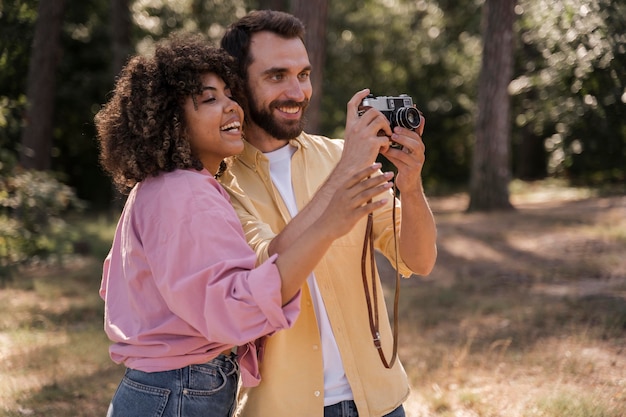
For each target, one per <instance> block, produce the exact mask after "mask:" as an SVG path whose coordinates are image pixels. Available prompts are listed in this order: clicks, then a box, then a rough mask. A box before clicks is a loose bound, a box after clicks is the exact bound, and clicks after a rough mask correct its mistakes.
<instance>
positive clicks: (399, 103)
mask: <svg viewBox="0 0 626 417" xmlns="http://www.w3.org/2000/svg"><path fill="white" fill-rule="evenodd" d="M370 107H371V108H374V109H376V110H379V111H380V112H381V113H382V114H383V115H384V116H385V117H386V118H387V120H389V124H390V125H391V129H392V130H393V128H394V127H396V126H400V127H404V128H406V129H410V130H416V129H417V128H418V127H419V126H420V124H421V123H422V117H421V116H420V112H419V111H418V110H417V109H416V108H415V106H414V105H413V99H412V98H411V97H409V96H408V95H406V94H400V95H399V96H396V97H393V96H378V97H377V96H374V95H372V94H370V95H368V96H367V97H365V98H364V99H363V101H362V102H361V105H360V106H359V112H360V113H359V114H363V112H365V111H366V110H367V109H368V108H370ZM391 146H392V147H398V148H401V146H400V145H398V144H396V143H392V144H391Z"/></svg>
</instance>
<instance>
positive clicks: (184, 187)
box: [138, 169, 227, 205]
mask: <svg viewBox="0 0 626 417" xmlns="http://www.w3.org/2000/svg"><path fill="white" fill-rule="evenodd" d="M142 195H143V197H144V198H147V199H150V200H152V201H153V202H157V201H158V202H161V203H162V204H174V205H183V204H190V203H193V202H194V201H197V200H198V199H199V198H202V199H207V198H209V199H223V198H224V197H225V196H227V194H226V192H225V191H224V189H223V188H222V187H221V185H220V184H219V183H218V182H217V180H216V179H215V178H213V176H212V175H211V174H210V173H209V172H208V171H207V170H204V169H203V170H201V171H197V170H192V169H187V170H184V169H177V170H175V171H172V172H166V173H162V174H160V175H158V176H156V177H150V178H147V179H145V180H144V181H142V183H141V184H140V188H139V189H138V197H139V196H142Z"/></svg>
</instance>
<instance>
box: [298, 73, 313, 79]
mask: <svg viewBox="0 0 626 417" xmlns="http://www.w3.org/2000/svg"><path fill="white" fill-rule="evenodd" d="M310 76H311V73H310V72H303V73H302V74H300V76H299V77H300V79H301V80H308V79H309V77H310Z"/></svg>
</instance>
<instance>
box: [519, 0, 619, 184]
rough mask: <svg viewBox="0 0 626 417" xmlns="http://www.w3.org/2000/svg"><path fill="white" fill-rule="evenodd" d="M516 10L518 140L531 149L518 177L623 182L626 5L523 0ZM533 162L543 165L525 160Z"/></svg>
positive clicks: (601, 1)
mask: <svg viewBox="0 0 626 417" xmlns="http://www.w3.org/2000/svg"><path fill="white" fill-rule="evenodd" d="M518 9H519V13H520V15H521V17H520V20H519V29H518V33H519V38H520V40H521V42H522V47H521V48H520V49H519V54H518V57H517V71H516V72H517V77H516V78H515V80H514V81H513V82H512V83H511V88H510V90H511V93H512V94H513V98H514V108H515V110H516V112H515V114H514V122H515V123H514V127H515V130H514V143H515V146H516V147H517V148H518V149H523V150H524V149H529V148H530V149H532V150H533V151H532V152H526V151H524V152H518V155H519V157H518V158H517V160H516V165H517V167H518V172H519V173H520V176H521V175H523V176H524V177H525V178H531V179H532V178H537V177H540V176H541V175H542V174H544V175H551V176H562V177H567V178H569V179H570V180H572V181H577V182H581V183H586V184H605V183H608V182H614V183H618V184H619V183H621V184H624V183H625V182H626V106H625V103H626V35H624V34H625V33H626V4H625V3H624V2H616V1H611V0H554V1H553V0H550V1H548V0H520V5H519V7H518ZM529 142H530V143H532V144H531V145H528V143H529ZM522 156H523V158H524V159H523V160H520V158H521V157H522ZM535 161H545V163H544V164H543V165H541V164H540V163H539V164H537V165H534V167H535V168H534V169H533V167H529V166H528V165H527V164H528V163H531V164H532V163H534V162H535Z"/></svg>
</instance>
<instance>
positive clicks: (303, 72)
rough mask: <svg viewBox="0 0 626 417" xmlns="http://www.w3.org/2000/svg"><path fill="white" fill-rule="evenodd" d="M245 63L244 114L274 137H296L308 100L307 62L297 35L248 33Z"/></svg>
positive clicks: (302, 121) (302, 45)
mask: <svg viewBox="0 0 626 417" xmlns="http://www.w3.org/2000/svg"><path fill="white" fill-rule="evenodd" d="M250 55H251V58H252V60H251V61H252V62H251V64H250V66H249V67H248V82H247V85H246V88H247V89H248V99H249V103H250V114H249V115H246V117H247V118H248V119H249V120H251V121H252V123H254V124H256V125H258V126H259V127H260V128H261V129H263V130H265V131H266V132H267V133H269V134H270V135H271V136H273V137H274V138H276V139H283V140H289V139H293V138H295V137H297V136H298V135H299V134H300V133H301V132H302V130H303V128H304V123H305V119H304V111H305V109H306V107H307V106H308V104H309V99H310V98H311V93H312V92H313V88H312V87H311V80H310V78H309V77H310V74H311V63H310V62H309V56H308V54H307V51H306V48H305V47H304V44H303V43H302V41H301V40H300V39H299V38H293V39H284V38H282V37H280V36H278V35H275V34H273V33H271V32H259V33H255V34H254V35H252V39H251V43H250Z"/></svg>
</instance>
